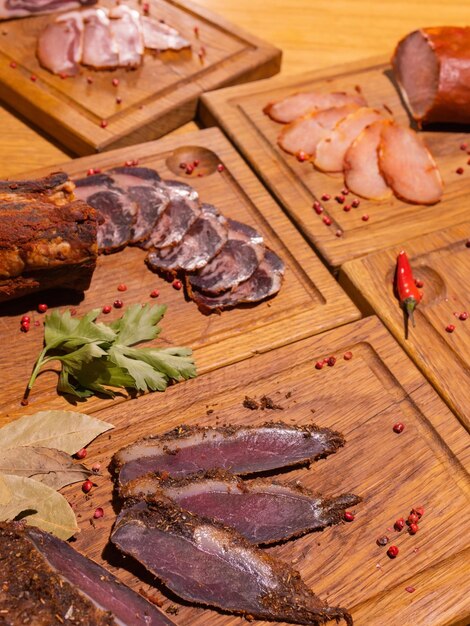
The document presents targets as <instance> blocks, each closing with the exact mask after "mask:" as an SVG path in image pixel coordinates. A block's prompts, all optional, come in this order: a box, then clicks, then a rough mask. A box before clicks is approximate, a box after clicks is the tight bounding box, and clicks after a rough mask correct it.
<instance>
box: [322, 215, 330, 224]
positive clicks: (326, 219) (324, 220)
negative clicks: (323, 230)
mask: <svg viewBox="0 0 470 626" xmlns="http://www.w3.org/2000/svg"><path fill="white" fill-rule="evenodd" d="M323 223H324V224H326V225H327V226H331V219H330V218H329V217H328V215H325V216H324V217H323Z"/></svg>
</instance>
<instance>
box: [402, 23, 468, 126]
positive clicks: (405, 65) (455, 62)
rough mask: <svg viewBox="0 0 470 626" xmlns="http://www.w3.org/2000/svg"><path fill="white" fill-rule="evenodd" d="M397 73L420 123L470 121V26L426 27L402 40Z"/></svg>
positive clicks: (413, 112)
mask: <svg viewBox="0 0 470 626" xmlns="http://www.w3.org/2000/svg"><path fill="white" fill-rule="evenodd" d="M392 66H393V72H394V74H395V78H396V80H397V83H398V86H399V88H400V91H401V93H402V95H403V98H404V100H405V102H406V103H407V105H408V108H409V109H410V112H411V114H412V115H413V117H414V119H415V120H417V121H418V122H420V123H424V124H426V123H428V122H451V123H459V124H469V123H470V26H463V27H459V26H436V27H434V28H423V29H421V30H416V31H414V32H412V33H410V34H408V35H407V36H406V37H404V39H402V40H401V41H400V42H399V44H398V46H397V48H396V50H395V53H394V55H393V58H392Z"/></svg>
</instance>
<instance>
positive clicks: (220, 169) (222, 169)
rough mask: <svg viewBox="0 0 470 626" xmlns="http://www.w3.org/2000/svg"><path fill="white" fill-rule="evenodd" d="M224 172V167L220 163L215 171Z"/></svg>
mask: <svg viewBox="0 0 470 626" xmlns="http://www.w3.org/2000/svg"><path fill="white" fill-rule="evenodd" d="M224 170H225V167H224V165H223V164H222V163H219V164H218V166H217V171H218V172H223V171H224Z"/></svg>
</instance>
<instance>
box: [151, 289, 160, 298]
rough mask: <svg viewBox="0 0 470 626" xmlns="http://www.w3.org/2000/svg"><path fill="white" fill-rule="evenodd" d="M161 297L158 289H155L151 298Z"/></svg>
mask: <svg viewBox="0 0 470 626" xmlns="http://www.w3.org/2000/svg"><path fill="white" fill-rule="evenodd" d="M159 295H160V292H159V291H158V289H154V290H153V291H151V292H150V297H151V298H158V296H159Z"/></svg>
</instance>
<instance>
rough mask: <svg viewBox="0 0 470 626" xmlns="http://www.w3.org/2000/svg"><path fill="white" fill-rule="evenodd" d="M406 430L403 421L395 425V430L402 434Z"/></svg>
mask: <svg viewBox="0 0 470 626" xmlns="http://www.w3.org/2000/svg"><path fill="white" fill-rule="evenodd" d="M404 430H405V424H403V423H402V422H397V423H396V424H394V425H393V432H394V433H397V434H400V433H402V432H403V431H404Z"/></svg>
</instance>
